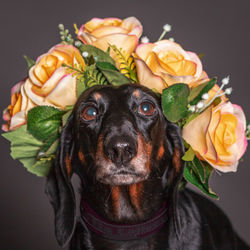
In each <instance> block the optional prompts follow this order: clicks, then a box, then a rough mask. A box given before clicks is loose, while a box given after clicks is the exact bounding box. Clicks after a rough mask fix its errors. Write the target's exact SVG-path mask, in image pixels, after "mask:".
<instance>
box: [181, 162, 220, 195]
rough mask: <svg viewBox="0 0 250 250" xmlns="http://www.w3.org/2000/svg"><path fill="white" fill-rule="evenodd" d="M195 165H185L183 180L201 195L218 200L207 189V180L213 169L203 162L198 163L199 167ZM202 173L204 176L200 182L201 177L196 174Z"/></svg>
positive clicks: (192, 163)
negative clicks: (201, 193) (194, 187)
mask: <svg viewBox="0 0 250 250" xmlns="http://www.w3.org/2000/svg"><path fill="white" fill-rule="evenodd" d="M197 159H198V158H197ZM198 161H199V159H198ZM196 164H197V161H196V162H195V163H194V161H193V162H187V163H186V166H185V168H184V178H185V179H186V180H187V181H188V182H190V183H191V184H193V185H194V186H196V187H197V188H199V189H200V190H201V191H202V192H203V193H205V194H206V195H208V196H209V197H211V198H215V199H218V196H217V195H216V194H215V193H214V192H213V191H212V190H211V188H210V187H209V178H210V176H211V174H212V172H213V168H212V167H211V166H210V165H209V164H207V163H206V162H203V161H200V165H196ZM201 168H202V169H201ZM202 171H203V176H204V179H203V181H202V180H201V176H200V175H199V174H198V172H199V173H201V172H202Z"/></svg>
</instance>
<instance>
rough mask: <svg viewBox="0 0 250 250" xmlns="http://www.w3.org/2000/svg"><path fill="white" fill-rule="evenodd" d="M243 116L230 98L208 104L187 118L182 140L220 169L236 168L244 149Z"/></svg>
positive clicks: (241, 111)
mask: <svg viewBox="0 0 250 250" xmlns="http://www.w3.org/2000/svg"><path fill="white" fill-rule="evenodd" d="M245 130H246V118H245V115H244V113H243V110H242V109H241V107H239V106H238V105H235V104H231V103H230V102H227V103H222V104H220V105H218V106H216V107H210V108H208V109H207V110H205V111H204V112H203V113H202V114H200V115H199V116H198V117H197V118H195V119H194V120H192V121H191V122H189V123H188V124H187V125H186V126H185V127H184V128H183V131H182V135H183V138H184V140H185V141H186V142H187V143H189V144H190V145H191V147H192V148H193V149H194V151H195V152H196V153H197V155H198V156H199V157H201V158H202V159H204V160H205V161H207V162H208V163H209V164H210V165H212V166H213V167H214V168H216V169H218V170H220V171H222V172H230V171H233V172H235V171H236V170H237V166H238V161H239V159H240V158H241V156H242V155H243V154H244V152H245V151H246V147H247V139H246V136H245Z"/></svg>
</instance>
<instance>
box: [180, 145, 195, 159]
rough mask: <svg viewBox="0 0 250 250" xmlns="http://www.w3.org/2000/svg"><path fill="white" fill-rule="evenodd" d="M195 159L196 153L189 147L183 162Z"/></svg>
mask: <svg viewBox="0 0 250 250" xmlns="http://www.w3.org/2000/svg"><path fill="white" fill-rule="evenodd" d="M194 157H195V152H194V150H193V149H192V147H189V149H188V150H187V151H186V152H185V154H184V155H183V156H182V160H183V161H192V160H193V159H194Z"/></svg>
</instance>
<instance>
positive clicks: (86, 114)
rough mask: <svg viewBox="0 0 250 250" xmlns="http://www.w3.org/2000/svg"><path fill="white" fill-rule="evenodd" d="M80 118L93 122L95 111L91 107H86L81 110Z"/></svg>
mask: <svg viewBox="0 0 250 250" xmlns="http://www.w3.org/2000/svg"><path fill="white" fill-rule="evenodd" d="M82 116H83V118H84V119H85V120H86V121H91V120H94V119H95V118H96V116H97V109H96V108H95V107H93V106H88V107H86V108H85V109H84V110H83V114H82Z"/></svg>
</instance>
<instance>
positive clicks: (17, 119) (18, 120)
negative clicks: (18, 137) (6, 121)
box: [9, 111, 26, 130]
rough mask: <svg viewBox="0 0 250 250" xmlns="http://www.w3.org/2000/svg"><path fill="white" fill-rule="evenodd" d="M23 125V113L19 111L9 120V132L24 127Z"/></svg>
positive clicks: (24, 116)
mask: <svg viewBox="0 0 250 250" xmlns="http://www.w3.org/2000/svg"><path fill="white" fill-rule="evenodd" d="M25 123H26V115H25V111H20V112H18V113H16V114H15V115H14V116H13V117H12V118H11V121H10V127H9V130H14V129H16V128H17V127H20V126H22V125H24V124H25Z"/></svg>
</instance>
